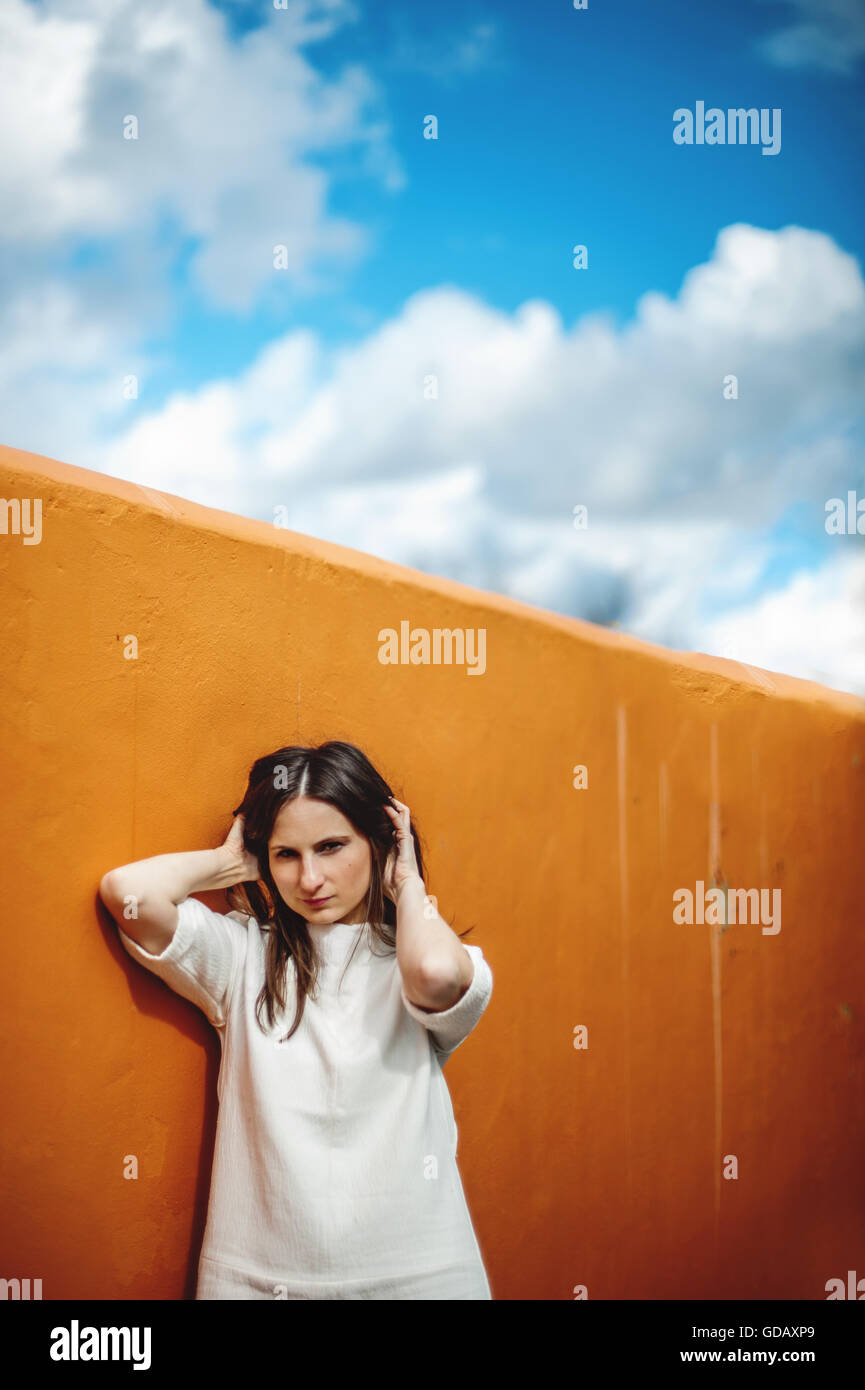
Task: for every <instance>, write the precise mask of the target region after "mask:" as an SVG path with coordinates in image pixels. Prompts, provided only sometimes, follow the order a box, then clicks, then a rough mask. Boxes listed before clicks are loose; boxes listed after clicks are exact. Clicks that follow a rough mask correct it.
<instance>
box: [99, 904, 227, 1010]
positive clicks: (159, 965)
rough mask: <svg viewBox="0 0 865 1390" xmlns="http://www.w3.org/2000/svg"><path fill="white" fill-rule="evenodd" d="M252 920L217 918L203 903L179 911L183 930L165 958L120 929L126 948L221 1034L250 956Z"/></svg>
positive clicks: (183, 906) (176, 934)
mask: <svg viewBox="0 0 865 1390" xmlns="http://www.w3.org/2000/svg"><path fill="white" fill-rule="evenodd" d="M245 922H246V918H245V917H244V916H243V914H242V913H240V912H232V913H229V914H227V915H224V914H223V913H221V912H213V911H212V909H211V908H209V907H206V906H205V904H204V903H202V902H199V901H198V899H197V898H185V899H184V901H183V902H182V903H178V905H177V927H176V928H175V932H174V935H173V937H172V938H171V940H170V942H169V943H168V945H167V946H166V948H165V950H164V951H163V952H162V953H161V955H158V956H154V955H151V953H150V952H149V951H145V949H144V947H143V946H139V945H138V942H137V941H133V940H132V938H131V937H129V936H127V935H126V933H125V932H124V931H123V930H122V929H121V928H120V926H118V928H117V932H118V935H119V937H120V941H121V944H122V945H123V946H124V947H125V949H126V950H127V951H128V953H129V955H130V956H132V959H133V960H137V961H138V962H139V963H140V964H141V965H143V966H145V967H146V968H147V969H148V970H149V971H150V972H151V974H153V975H158V976H159V978H160V979H161V980H164V981H165V983H166V984H167V985H169V986H170V987H171V989H173V990H174V992H175V994H181V995H183V998H184V999H189V1000H191V1002H192V1003H193V1004H196V1005H197V1006H198V1008H199V1009H201V1011H202V1013H204V1014H205V1016H206V1017H207V1019H208V1020H209V1021H210V1022H211V1023H212V1024H213V1026H214V1027H215V1028H220V1027H222V1025H223V1024H224V1023H225V1020H226V1018H227V1015H228V1006H229V1003H230V1000H231V993H232V990H233V988H234V982H235V979H236V977H237V973H238V968H239V965H240V962H241V960H242V959H243V956H244V953H245V950H246V927H245V925H244V924H245Z"/></svg>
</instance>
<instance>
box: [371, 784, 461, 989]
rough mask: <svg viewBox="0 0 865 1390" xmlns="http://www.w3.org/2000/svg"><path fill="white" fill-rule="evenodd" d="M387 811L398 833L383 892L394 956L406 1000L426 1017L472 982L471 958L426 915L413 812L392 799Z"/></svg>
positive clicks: (444, 928) (444, 926)
mask: <svg viewBox="0 0 865 1390" xmlns="http://www.w3.org/2000/svg"><path fill="white" fill-rule="evenodd" d="M392 799H393V806H394V807H395V808H396V809H395V810H394V809H393V807H390V806H388V807H386V810H387V811H388V812H389V814H390V817H391V820H392V821H393V824H394V829H395V830H396V834H397V852H396V854H395V855H394V856H393V861H392V863H391V865H390V873H389V876H388V882H387V890H388V892H389V895H390V896H391V897H392V898H393V901H394V902H395V903H396V955H397V964H398V966H399V971H400V974H401V976H402V981H403V988H404V990H405V993H406V997H407V998H408V999H409V1001H410V1002H411V1003H412V1004H416V1005H417V1007H418V1008H419V1009H423V1010H425V1011H426V1012H428V1013H440V1012H442V1011H443V1010H444V1009H450V1008H451V1007H452V1006H453V1005H454V1004H456V1003H457V1001H458V1000H460V999H461V998H462V997H463V995H464V994H465V992H466V990H467V989H468V988H469V985H470V984H471V982H472V979H473V978H474V964H473V962H472V958H471V956H470V955H469V953H468V951H467V950H466V948H465V946H463V944H462V942H461V941H460V939H459V937H458V936H457V934H456V932H455V931H452V930H451V928H450V927H449V926H448V924H447V922H446V921H445V920H444V918H443V917H440V916H439V914H438V913H437V912H435V913H433V914H432V915H428V908H427V903H428V897H427V891H426V885H425V884H424V881H423V879H422V878H421V876H420V874H419V872H418V867H417V859H416V857H415V852H414V842H413V840H412V837H411V812H410V811H409V808H408V807H407V806H406V805H404V803H403V802H402V801H397V799H396V797H393V798H392Z"/></svg>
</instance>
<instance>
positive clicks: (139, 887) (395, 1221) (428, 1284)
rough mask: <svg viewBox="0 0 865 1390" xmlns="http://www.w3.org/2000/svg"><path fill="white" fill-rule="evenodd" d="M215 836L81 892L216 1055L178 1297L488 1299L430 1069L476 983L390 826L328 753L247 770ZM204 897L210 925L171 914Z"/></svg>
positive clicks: (413, 841) (400, 817)
mask: <svg viewBox="0 0 865 1390" xmlns="http://www.w3.org/2000/svg"><path fill="white" fill-rule="evenodd" d="M234 815H235V820H234V822H233V825H232V828H231V831H230V833H229V835H228V837H227V839H226V840H225V843H224V844H223V845H221V846H220V847H219V848H218V849H215V850H194V851H192V852H190V853H187V854H163V855H157V856H156V857H155V858H153V859H144V860H141V861H139V862H138V863H135V864H128V865H126V866H124V867H122V868H118V869H113V870H111V872H110V873H108V874H106V875H105V877H104V878H103V880H102V883H101V885H100V895H101V897H102V900H103V902H104V903H105V905H106V907H107V908H108V910H109V911H110V912H111V914H112V916H113V917H115V919H116V920H117V922H118V931H119V935H120V940H121V942H122V943H123V945H124V947H125V948H126V950H127V951H128V952H129V954H130V955H131V956H132V957H133V959H135V960H137V961H140V962H141V964H142V965H144V966H146V967H147V969H148V970H150V971H152V972H153V973H154V974H155V975H159V976H160V977H161V978H162V979H163V980H165V982H166V983H167V984H168V985H170V986H171V988H172V989H173V990H175V991H176V992H177V993H178V994H182V995H183V996H184V997H185V998H187V999H190V1000H192V1001H193V1002H194V1003H195V1004H197V1005H198V1006H199V1008H201V1009H202V1011H203V1012H204V1013H205V1015H206V1017H207V1018H208V1019H209V1020H210V1022H211V1023H212V1024H213V1026H214V1028H216V1030H217V1033H218V1035H219V1039H220V1043H221V1055H220V1068H219V1078H218V1082H217V1092H218V1096H219V1117H218V1122H217V1133H216V1150H215V1154H214V1162H213V1174H212V1180H211V1190H210V1202H209V1207H208V1216H207V1227H206V1230H205V1235H204V1245H203V1247H202V1253H201V1260H200V1264H199V1271H198V1285H197V1290H196V1298H197V1299H266V1298H292V1299H294V1298H315V1299H322V1298H324V1299H347V1298H348V1299H397V1298H411V1299H490V1298H491V1297H492V1295H491V1293H490V1288H489V1284H488V1282H487V1277H486V1273H485V1270H484V1266H483V1261H482V1259H481V1254H480V1250H479V1248H478V1243H477V1240H476V1238H475V1234H474V1230H473V1228H472V1223H471V1218H470V1216H469V1212H468V1208H467V1206H466V1201H465V1196H464V1194H463V1189H462V1183H461V1180H460V1176H459V1172H458V1169H457V1163H456V1149H457V1128H456V1124H455V1121H454V1112H453V1106H452V1104H451V1099H450V1094H449V1091H448V1088H447V1084H446V1082H445V1079H444V1076H443V1075H442V1067H443V1065H444V1064H445V1062H446V1061H447V1058H448V1057H449V1056H450V1054H451V1053H452V1052H453V1051H454V1049H455V1048H456V1047H458V1046H459V1045H460V1043H461V1042H462V1041H463V1040H464V1039H465V1038H466V1037H467V1036H468V1034H469V1033H470V1032H471V1031H472V1029H473V1028H474V1026H475V1024H476V1023H477V1022H478V1020H479V1018H480V1016H481V1014H482V1013H483V1011H484V1009H485V1008H486V1006H487V1004H488V1002H489V998H490V994H491V992H492V973H491V971H490V967H489V965H488V963H487V961H486V960H485V959H484V956H483V953H482V951H481V949H480V947H479V946H473V945H472V946H464V945H462V943H461V941H460V938H459V937H458V936H457V935H456V933H454V932H453V931H452V930H451V928H450V927H449V926H448V925H447V923H446V922H444V921H443V920H442V918H441V917H440V916H439V915H438V913H437V912H436V911H435V910H434V901H435V900H434V899H432V900H431V899H430V898H428V897H427V895H426V889H425V884H424V867H423V855H422V852H421V847H420V842H419V840H418V837H417V833H416V831H415V829H414V828H413V827H412V825H411V817H410V813H409V808H408V807H407V806H405V805H403V803H402V802H400V801H397V800H396V799H395V798H394V797H393V796H392V795H391V791H390V788H389V787H388V785H387V783H386V782H385V781H384V779H383V778H382V777H381V776H380V775H379V773H378V772H377V771H376V769H375V768H374V767H373V766H372V764H371V763H370V762H369V760H368V759H367V758H366V757H365V755H364V754H363V753H362V752H361V751H360V749H358V748H355V747H354V746H353V745H352V744H349V743H340V742H329V743H324V744H322V745H321V746H320V747H318V748H298V747H290V748H282V749H279V750H278V751H277V752H275V753H272V754H269V755H267V756H265V757H263V758H259V759H258V760H257V761H256V763H255V764H254V765H253V767H252V771H251V772H250V776H249V782H248V785H247V789H246V795H245V796H244V798H243V801H242V803H241V805H240V806H239V807H238V808H237V810H236V811H235V812H234ZM241 885H242V886H241ZM217 888H225V889H227V890H228V894H227V896H228V900H229V903H230V904H231V906H232V908H234V910H233V911H231V912H229V913H228V914H227V915H223V914H222V913H218V912H213V911H211V910H210V909H209V908H208V907H205V905H204V904H203V903H201V902H199V901H198V900H197V899H196V898H191V897H189V894H190V893H198V892H204V891H206V890H208V889H217ZM126 904H130V905H132V907H131V909H129V910H130V911H131V913H134V912H137V916H135V915H130V918H129V919H127V916H126V915H125V913H124V905H126ZM121 920H122V921H123V927H124V929H123V930H121V929H120V927H119V922H120V921H121ZM127 933H128V934H127ZM292 985H293V991H292V989H291V986H292ZM292 995H293V998H292ZM289 1000H291V1002H292V1003H293V1006H294V1008H293V1014H294V1016H293V1018H291V1012H290V1011H288V1002H289ZM289 1020H290V1026H289V1027H286V1023H287V1021H289Z"/></svg>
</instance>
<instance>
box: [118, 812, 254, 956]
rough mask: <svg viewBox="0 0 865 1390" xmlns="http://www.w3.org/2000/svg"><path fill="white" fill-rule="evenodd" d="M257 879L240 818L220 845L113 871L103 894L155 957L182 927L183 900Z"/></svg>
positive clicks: (127, 930) (130, 933)
mask: <svg viewBox="0 0 865 1390" xmlns="http://www.w3.org/2000/svg"><path fill="white" fill-rule="evenodd" d="M257 878H258V864H257V861H256V860H255V858H254V856H253V855H251V854H249V853H248V851H247V850H245V849H244V848H243V817H242V816H237V817H236V818H235V820H234V823H233V825H232V827H231V831H230V833H229V835H228V838H227V839H226V841H225V843H224V844H222V845H220V846H219V847H218V848H217V849H194V850H189V851H187V852H186V853H181V854H157V855H155V856H154V857H153V858H151V859H139V860H137V862H136V863H134V864H123V865H121V866H120V867H119V868H117V869H110V870H109V872H108V873H107V874H105V875H104V877H103V878H102V880H101V882H100V884H99V896H100V898H101V899H102V901H103V902H104V904H105V906H106V907H107V908H108V911H109V912H110V913H111V915H112V917H113V918H114V919H115V921H117V923H118V925H119V926H121V928H122V930H123V931H124V932H125V934H126V935H127V936H128V937H130V938H131V940H133V941H136V942H137V943H138V945H139V946H142V947H143V948H144V950H145V951H149V952H150V954H151V955H161V954H162V952H163V951H164V950H165V949H166V948H167V947H168V946H169V944H170V943H171V939H172V937H173V936H174V933H175V930H176V928H177V904H178V903H181V902H183V901H184V899H185V898H188V897H189V895H190V893H204V892H207V891H208V890H209V889H213V888H229V887H230V886H231V885H232V884H233V883H243V882H249V881H254V880H255V879H257ZM129 899H131V900H132V906H133V907H134V910H135V915H134V916H133V917H129V918H127V917H125V916H124V915H123V911H124V907H126V906H127V904H128V900H129Z"/></svg>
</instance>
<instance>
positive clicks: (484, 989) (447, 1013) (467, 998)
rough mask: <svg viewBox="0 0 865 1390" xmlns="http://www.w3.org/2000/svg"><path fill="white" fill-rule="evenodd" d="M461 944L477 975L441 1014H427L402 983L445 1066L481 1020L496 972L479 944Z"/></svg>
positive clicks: (411, 1007) (412, 1009)
mask: <svg viewBox="0 0 865 1390" xmlns="http://www.w3.org/2000/svg"><path fill="white" fill-rule="evenodd" d="M461 944H462V945H463V947H464V949H465V950H466V951H468V953H469V955H470V956H471V958H472V962H473V964H474V975H473V976H472V982H471V984H470V985H469V987H468V989H467V990H466V992H465V994H464V995H463V997H462V998H461V999H458V1000H457V1002H456V1003H455V1004H452V1005H451V1007H450V1008H449V1009H442V1010H441V1011H440V1012H438V1013H425V1012H424V1010H423V1009H419V1008H418V1007H417V1005H416V1004H412V1003H411V1001H410V1000H409V999H407V998H406V994H405V989H404V988H403V987H402V986H400V993H401V995H402V1002H403V1004H404V1005H405V1007H406V1009H407V1010H408V1012H409V1013H410V1014H411V1017H412V1018H415V1019H417V1021H418V1023H422V1024H423V1026H424V1028H426V1030H427V1032H428V1033H429V1035H430V1039H431V1041H432V1045H433V1049H434V1051H435V1053H436V1055H437V1056H438V1058H439V1061H440V1062H441V1064H442V1066H444V1064H445V1062H446V1061H447V1059H448V1057H449V1056H450V1055H451V1053H452V1052H454V1051H455V1050H456V1048H458V1047H459V1045H460V1043H462V1042H465V1040H466V1038H467V1037H468V1035H469V1033H470V1032H471V1031H472V1029H473V1028H474V1027H475V1025H476V1024H477V1023H478V1021H479V1020H480V1016H481V1014H482V1013H483V1011H484V1009H485V1008H486V1006H487V1004H488V1003H489V1002H490V995H491V994H492V992H493V972H492V970H491V969H490V967H489V964H488V962H487V961H486V960H485V958H484V953H483V951H482V950H481V948H480V946H468V945H466V943H465V942H463V943H461Z"/></svg>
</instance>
